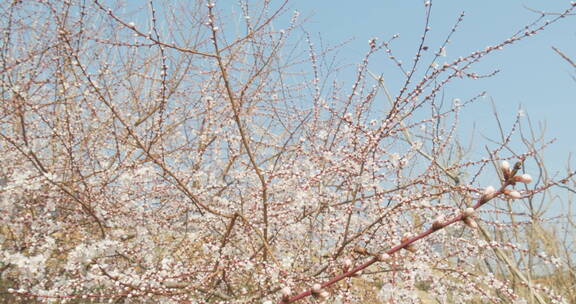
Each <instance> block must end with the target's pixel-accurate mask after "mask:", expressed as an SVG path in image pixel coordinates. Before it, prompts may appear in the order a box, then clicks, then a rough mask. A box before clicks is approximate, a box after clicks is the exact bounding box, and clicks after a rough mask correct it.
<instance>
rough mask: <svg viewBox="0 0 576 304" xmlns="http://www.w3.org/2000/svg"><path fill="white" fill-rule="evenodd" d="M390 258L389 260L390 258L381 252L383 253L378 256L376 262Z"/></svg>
mask: <svg viewBox="0 0 576 304" xmlns="http://www.w3.org/2000/svg"><path fill="white" fill-rule="evenodd" d="M390 258H391V256H390V255H389V254H388V253H386V252H383V253H381V254H379V255H378V261H380V262H384V261H386V260H388V259H390Z"/></svg>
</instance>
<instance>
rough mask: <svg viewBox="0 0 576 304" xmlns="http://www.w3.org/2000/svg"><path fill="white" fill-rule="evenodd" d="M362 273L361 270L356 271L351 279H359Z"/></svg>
mask: <svg viewBox="0 0 576 304" xmlns="http://www.w3.org/2000/svg"><path fill="white" fill-rule="evenodd" d="M363 273H364V272H363V271H362V270H358V271H356V272H355V273H354V274H352V276H353V277H359V276H361V275H362V274H363Z"/></svg>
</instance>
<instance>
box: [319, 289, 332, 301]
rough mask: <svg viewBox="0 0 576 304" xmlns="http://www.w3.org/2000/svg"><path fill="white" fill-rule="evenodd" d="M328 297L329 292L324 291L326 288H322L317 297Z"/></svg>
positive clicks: (322, 298) (324, 298) (321, 298)
mask: <svg viewBox="0 0 576 304" xmlns="http://www.w3.org/2000/svg"><path fill="white" fill-rule="evenodd" d="M329 297H330V293H329V292H328V291H326V290H323V291H322V292H320V293H319V294H318V298H319V299H320V300H326V299H328V298H329Z"/></svg>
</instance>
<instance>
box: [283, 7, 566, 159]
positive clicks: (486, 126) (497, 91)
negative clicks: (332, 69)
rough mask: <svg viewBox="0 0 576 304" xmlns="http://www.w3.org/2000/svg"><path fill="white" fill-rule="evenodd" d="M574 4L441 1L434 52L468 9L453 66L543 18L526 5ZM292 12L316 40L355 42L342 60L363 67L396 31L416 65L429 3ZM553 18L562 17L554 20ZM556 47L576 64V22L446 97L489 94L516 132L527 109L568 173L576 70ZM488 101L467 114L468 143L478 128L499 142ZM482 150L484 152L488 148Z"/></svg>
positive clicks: (399, 51) (453, 47) (509, 55)
mask: <svg viewBox="0 0 576 304" xmlns="http://www.w3.org/2000/svg"><path fill="white" fill-rule="evenodd" d="M569 5H570V1H560V0H552V1H528V0H526V1H517V0H506V1H447V0H444V1H433V6H432V17H431V28H432V32H431V34H430V40H429V41H430V42H429V43H428V44H429V45H430V47H431V50H436V49H437V47H438V46H439V44H440V43H441V42H442V41H443V40H444V38H445V37H446V35H447V33H448V32H449V30H450V29H451V27H452V25H453V24H454V22H455V21H456V19H457V18H458V15H459V14H460V12H462V11H464V12H465V13H466V17H465V19H464V21H463V23H462V24H461V25H460V27H459V30H458V32H457V33H456V34H455V36H453V38H452V39H451V40H452V42H451V43H450V44H449V45H448V47H447V49H446V51H447V57H446V58H445V60H447V61H451V60H453V59H454V58H457V57H459V56H465V55H467V54H469V53H470V52H472V51H474V50H477V49H484V48H485V47H486V46H489V45H493V44H495V43H497V42H499V41H501V40H503V39H505V38H507V37H509V36H510V35H511V34H513V33H515V32H516V31H518V30H519V29H521V28H522V27H523V26H524V25H526V24H529V23H531V22H532V21H534V20H535V19H536V18H538V17H539V14H537V13H534V12H531V11H529V10H528V9H527V8H526V7H529V8H532V9H536V10H544V11H549V12H560V11H563V10H564V9H566V8H568V7H569ZM291 9H292V10H298V11H300V12H301V15H302V17H309V19H308V22H307V23H306V24H305V29H306V30H307V31H308V32H310V33H311V34H313V35H315V36H316V37H318V35H320V36H321V37H322V39H323V40H324V41H325V42H328V43H331V44H337V43H339V42H343V41H346V40H348V39H350V38H353V40H352V41H351V42H350V43H348V44H347V45H345V46H344V47H343V48H342V49H341V50H340V52H339V58H340V59H341V62H346V63H359V62H360V61H361V58H362V56H363V55H364V54H365V53H366V51H367V50H368V43H367V41H368V39H370V38H371V37H379V38H380V39H388V38H390V37H391V36H392V35H394V34H396V33H399V34H400V39H399V40H398V41H397V42H395V43H394V47H393V50H394V52H395V54H396V55H397V57H399V58H400V59H403V61H404V62H409V61H410V60H411V58H413V56H414V54H415V52H416V48H417V43H418V42H419V37H420V36H421V35H422V30H423V24H424V5H423V1H417V0H411V1H401V0H380V1H377V0H362V1H321V0H315V1H311V0H294V1H292V2H291ZM552 18H554V16H548V17H546V19H552ZM551 46H555V47H557V48H559V49H560V50H562V51H563V52H564V53H565V54H567V55H569V56H570V57H571V58H573V59H574V60H576V16H573V17H568V18H565V19H564V20H561V22H560V23H556V24H554V25H552V26H551V27H550V28H548V30H546V31H544V32H542V33H541V34H540V35H538V36H536V37H531V38H530V39H527V40H525V41H522V42H520V43H518V44H516V45H512V46H511V47H509V48H507V49H505V50H504V51H502V52H498V53H494V54H492V55H490V56H489V57H488V58H485V60H483V62H482V63H480V64H479V65H477V66H476V68H474V69H473V70H475V71H477V72H489V71H491V70H493V69H496V68H497V69H500V70H501V72H500V73H499V74H498V75H496V76H495V77H494V78H491V79H483V80H477V81H471V80H465V81H460V82H458V83H457V85H455V86H451V87H449V88H448V90H447V91H446V92H445V93H446V97H447V98H448V99H449V100H450V99H452V98H460V99H462V100H466V99H467V98H469V97H472V96H473V95H475V94H477V93H479V92H482V91H487V93H488V96H489V97H491V98H492V99H493V100H494V102H495V103H496V106H497V109H498V110H499V113H500V117H501V119H502V121H503V122H504V126H505V127H510V126H511V124H512V121H513V120H514V118H515V114H516V113H517V110H518V107H519V106H520V105H521V106H522V108H523V109H524V111H525V112H526V113H527V114H528V115H529V116H530V118H531V120H532V122H533V123H538V122H542V123H546V125H547V132H546V134H547V137H548V138H557V142H556V143H555V144H554V145H552V146H551V147H549V148H548V149H547V153H546V155H547V166H548V167H549V168H550V169H553V170H564V168H565V167H566V164H567V161H566V160H567V157H568V154H569V153H570V152H571V153H573V154H576V135H575V134H576V126H575V124H574V121H575V120H576V94H575V93H576V81H574V80H573V79H572V78H571V76H574V77H576V70H575V69H573V68H572V67H571V66H570V65H569V64H568V63H567V62H565V61H564V60H563V59H561V58H560V56H558V54H556V53H555V52H554V51H553V50H552V49H551ZM372 71H373V72H375V73H376V74H380V73H384V76H385V77H387V79H388V80H390V79H391V78H392V80H394V78H395V77H398V78H400V77H401V75H400V73H399V72H398V71H397V70H393V69H390V68H389V66H387V67H385V65H384V64H383V68H382V70H374V67H372ZM344 77H345V76H344ZM343 80H344V79H343ZM488 100H489V99H487V102H483V103H480V104H476V105H473V106H471V107H469V108H468V109H467V110H465V113H464V116H463V118H462V119H461V128H460V130H461V131H460V136H461V137H462V138H463V139H465V138H466V136H468V134H470V132H471V130H472V125H473V123H476V126H477V127H479V128H480V129H481V133H483V134H485V135H487V136H489V137H491V138H497V133H496V129H495V124H494V119H493V115H492V113H491V106H490V103H489V101H488ZM487 122H488V123H487ZM477 148H478V149H481V150H482V151H484V149H483V145H481V146H478V147H477ZM519 152H521V151H519ZM481 156H485V155H481ZM504 156H506V155H504ZM571 165H572V168H573V169H574V167H576V160H574V159H573V160H572V161H571Z"/></svg>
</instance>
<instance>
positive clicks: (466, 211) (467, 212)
mask: <svg viewBox="0 0 576 304" xmlns="http://www.w3.org/2000/svg"><path fill="white" fill-rule="evenodd" d="M462 214H463V215H464V217H471V216H474V208H466V209H464V212H462Z"/></svg>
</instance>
